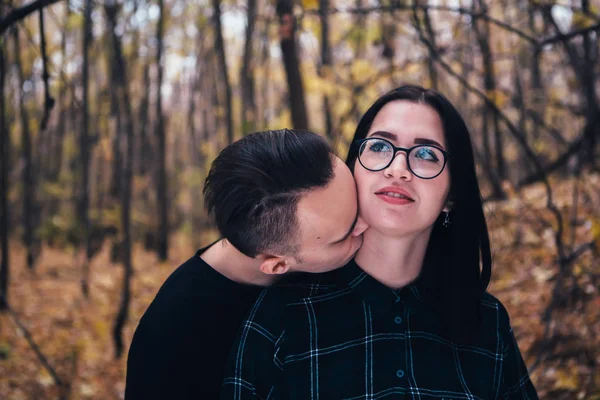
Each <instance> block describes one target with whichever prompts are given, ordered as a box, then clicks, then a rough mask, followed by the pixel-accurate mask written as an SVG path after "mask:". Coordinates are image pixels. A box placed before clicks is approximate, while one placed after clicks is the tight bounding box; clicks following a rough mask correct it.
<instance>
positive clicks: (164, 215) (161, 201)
mask: <svg viewBox="0 0 600 400" xmlns="http://www.w3.org/2000/svg"><path fill="white" fill-rule="evenodd" d="M158 7H159V13H160V14H159V17H158V26H157V30H156V42H157V51H156V66H157V70H158V74H157V75H158V79H157V84H156V92H157V93H156V138H157V146H158V149H157V150H158V180H157V181H158V185H157V186H156V189H157V193H156V194H157V195H156V199H157V201H158V214H159V224H158V232H157V235H156V237H157V239H158V257H159V259H160V260H161V261H166V260H167V258H168V256H169V220H168V208H167V199H168V193H167V190H168V189H167V160H166V156H167V140H166V133H165V121H164V117H163V114H162V94H161V87H162V81H163V64H162V47H163V24H164V17H165V16H164V10H165V8H164V2H163V0H158Z"/></svg>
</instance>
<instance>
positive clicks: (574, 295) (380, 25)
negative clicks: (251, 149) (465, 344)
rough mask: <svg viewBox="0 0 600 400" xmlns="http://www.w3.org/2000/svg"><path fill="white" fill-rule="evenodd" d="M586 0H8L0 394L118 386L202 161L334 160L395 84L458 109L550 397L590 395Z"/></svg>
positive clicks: (507, 277) (591, 4) (54, 394)
mask: <svg viewBox="0 0 600 400" xmlns="http://www.w3.org/2000/svg"><path fill="white" fill-rule="evenodd" d="M599 32H600V3H599V1H598V0H593V1H592V0H571V1H569V0H561V1H547V0H404V1H401V0H272V1H265V0H247V1H243V0H210V1H208V0H199V1H194V2H189V1H184V0H131V1H124V2H123V1H115V0H96V1H92V0H33V1H31V2H29V1H19V0H2V1H1V2H0V94H1V95H0V145H1V148H0V157H1V174H0V175H1V176H0V178H1V179H0V216H1V218H2V219H1V221H0V236H1V242H2V243H1V245H2V260H1V266H0V268H1V269H0V398H2V399H46V398H47V399H53V398H61V399H62V398H65V399H66V398H69V399H86V398H94V399H119V398H122V397H123V393H124V376H125V363H126V354H127V350H128V346H129V343H130V341H131V337H132V334H133V331H134V329H135V327H136V326H137V323H138V321H139V318H140V317H141V315H142V314H143V312H144V310H145V309H146V307H147V306H148V304H149V302H150V301H151V300H152V298H153V297H154V295H155V294H156V291H157V290H158V288H159V287H160V285H161V284H162V282H163V281H164V279H165V278H166V277H167V276H168V275H169V274H170V273H171V272H172V271H173V269H174V268H175V267H177V266H178V265H179V264H180V263H181V262H183V261H185V260H186V259H187V258H189V257H190V256H191V255H193V252H194V251H195V249H197V248H199V247H200V246H203V245H206V244H208V243H210V241H211V240H213V239H215V238H216V237H217V234H216V232H215V231H214V229H213V228H212V227H211V225H210V223H209V221H208V220H207V218H206V213H205V211H204V208H203V204H202V193H201V192H202V184H203V180H204V177H205V175H206V172H207V168H208V166H209V165H210V163H211V161H212V159H213V158H214V157H215V155H216V154H218V152H219V151H220V149H222V148H223V147H224V146H226V145H227V144H228V143H231V142H232V141H233V140H236V139H238V138H240V137H242V136H243V135H245V134H247V133H249V132H252V131H255V130H263V129H269V128H282V127H295V128H309V129H312V130H314V131H316V132H319V133H321V134H323V135H324V136H326V137H327V138H328V139H329V140H330V141H331V142H332V143H333V144H334V145H335V147H336V149H338V150H339V152H340V154H342V155H344V154H345V153H346V151H347V148H348V145H349V141H350V140H351V138H352V135H353V132H354V129H355V127H356V124H357V121H358V119H359V118H360V116H361V114H362V113H363V112H364V111H365V110H366V109H367V108H368V106H369V105H370V104H371V103H372V102H373V101H374V100H375V99H376V98H377V97H378V96H379V95H380V94H382V93H384V92H386V91H388V90H390V89H392V88H394V87H396V86H398V85H400V84H401V83H404V82H413V83H417V84H421V85H424V86H428V87H433V88H437V89H438V90H440V91H441V92H442V93H444V94H446V95H447V96H448V97H449V98H450V99H451V101H452V102H453V103H454V104H457V105H458V106H459V108H460V111H461V113H462V114H463V116H464V117H465V119H466V121H467V123H468V125H469V127H470V130H471V133H472V136H473V139H474V146H475V152H476V158H477V166H478V174H479V178H480V182H481V185H482V189H483V193H484V197H485V208H486V213H487V217H488V222H489V226H490V230H491V236H492V249H493V252H494V272H493V278H492V284H491V287H490V289H489V290H490V291H491V293H493V294H495V295H496V296H498V297H499V298H500V299H501V300H502V301H503V303H504V304H505V305H506V307H507V308H508V311H509V313H510V315H511V323H512V325H513V328H514V331H515V334H516V337H517V340H518V342H519V345H520V347H521V350H522V352H523V354H524V357H525V359H526V362H527V365H528V366H529V368H530V374H531V377H532V380H533V381H534V383H535V385H536V387H537V388H538V390H539V392H540V396H541V398H548V399H600V368H599V364H600V351H599V350H598V349H600V341H599V339H598V335H599V333H600V294H599V284H598V282H599V279H600V266H599V264H598V252H599V246H600V173H599V171H598V167H599V165H598V164H599V162H598V156H597V153H598V139H599V138H600V109H599V107H600V105H599V99H598V87H599V83H598V82H599V73H600V63H599V62H598V60H599V58H598V57H599V53H600V47H599V42H598V34H599Z"/></svg>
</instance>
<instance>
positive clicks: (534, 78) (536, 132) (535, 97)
mask: <svg viewBox="0 0 600 400" xmlns="http://www.w3.org/2000/svg"><path fill="white" fill-rule="evenodd" d="M528 22H529V29H530V31H531V34H532V35H533V37H537V29H536V27H535V8H534V7H533V6H529V7H528ZM531 46H532V49H531V60H530V66H531V91H532V93H531V97H532V100H531V102H532V108H533V110H534V111H535V112H536V113H537V114H538V115H543V111H544V108H545V104H544V99H545V94H544V86H543V84H542V74H541V72H540V55H541V53H540V49H539V47H538V46H537V45H535V44H533V45H531ZM532 123H533V126H532V130H531V136H532V137H533V139H534V140H537V139H539V137H540V126H539V123H538V122H537V121H536V120H533V121H532Z"/></svg>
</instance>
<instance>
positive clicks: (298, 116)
mask: <svg viewBox="0 0 600 400" xmlns="http://www.w3.org/2000/svg"><path fill="white" fill-rule="evenodd" d="M293 6H294V5H293V0H277V6H276V9H277V15H278V16H279V38H280V44H281V53H282V57H283V66H284V68H285V74H286V78H287V84H288V89H289V93H288V101H289V105H290V109H291V112H292V125H293V127H294V128H295V129H308V116H307V113H306V102H305V101H304V85H303V83H302V74H301V72H300V60H299V59H298V49H297V45H296V17H295V16H294V13H293Z"/></svg>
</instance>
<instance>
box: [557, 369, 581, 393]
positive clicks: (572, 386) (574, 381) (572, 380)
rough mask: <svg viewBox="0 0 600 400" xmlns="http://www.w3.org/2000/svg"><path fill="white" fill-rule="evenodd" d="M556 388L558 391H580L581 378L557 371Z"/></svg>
mask: <svg viewBox="0 0 600 400" xmlns="http://www.w3.org/2000/svg"><path fill="white" fill-rule="evenodd" d="M554 387H555V388H556V389H568V390H577V389H579V377H578V376H577V374H574V373H567V372H564V371H557V372H556V381H555V383H554Z"/></svg>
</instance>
